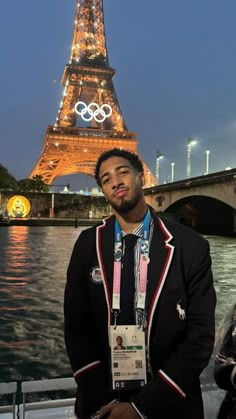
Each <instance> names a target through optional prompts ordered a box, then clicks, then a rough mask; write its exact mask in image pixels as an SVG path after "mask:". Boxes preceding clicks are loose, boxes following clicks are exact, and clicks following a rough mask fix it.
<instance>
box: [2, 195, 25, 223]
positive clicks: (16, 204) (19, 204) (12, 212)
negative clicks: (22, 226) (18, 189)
mask: <svg viewBox="0 0 236 419" xmlns="http://www.w3.org/2000/svg"><path fill="white" fill-rule="evenodd" d="M7 211H8V214H9V216H10V217H15V218H25V217H27V215H28V214H29V212H30V202H29V200H28V199H27V198H25V196H22V195H14V196H12V197H11V198H10V199H9V201H8V203H7Z"/></svg>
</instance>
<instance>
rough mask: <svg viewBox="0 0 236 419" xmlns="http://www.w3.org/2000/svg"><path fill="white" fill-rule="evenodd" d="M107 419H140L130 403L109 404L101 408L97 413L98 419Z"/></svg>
mask: <svg viewBox="0 0 236 419" xmlns="http://www.w3.org/2000/svg"><path fill="white" fill-rule="evenodd" d="M104 416H105V417H106V418H109V419H140V416H139V415H138V414H137V412H136V411H135V409H134V408H133V407H132V405H131V404H130V403H109V404H107V405H106V406H103V407H102V408H101V409H100V412H99V418H101V419H102V418H103V417H104Z"/></svg>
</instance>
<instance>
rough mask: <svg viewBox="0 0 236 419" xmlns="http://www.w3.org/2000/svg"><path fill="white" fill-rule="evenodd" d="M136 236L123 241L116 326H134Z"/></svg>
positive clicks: (130, 236) (129, 236)
mask: <svg viewBox="0 0 236 419" xmlns="http://www.w3.org/2000/svg"><path fill="white" fill-rule="evenodd" d="M137 238H138V236H135V235H134V234H127V235H126V236H124V238H123V240H124V242H125V253H124V256H123V265H122V271H121V290H120V307H121V311H120V314H119V317H118V324H120V325H121V324H123V325H124V324H135V314H134V293H135V277H134V262H135V261H134V247H135V244H136V242H137Z"/></svg>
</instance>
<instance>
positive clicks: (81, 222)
mask: <svg viewBox="0 0 236 419" xmlns="http://www.w3.org/2000/svg"><path fill="white" fill-rule="evenodd" d="M101 221H102V220H101V219H99V218H83V219H77V218H41V217H40V218H13V219H11V220H10V222H8V223H3V224H1V225H0V227H2V226H6V227H11V226H43V227H46V226H47V227H48V226H64V227H65V226H74V227H79V226H80V227H81V226H82V227H83V226H93V225H96V224H98V223H100V222H101Z"/></svg>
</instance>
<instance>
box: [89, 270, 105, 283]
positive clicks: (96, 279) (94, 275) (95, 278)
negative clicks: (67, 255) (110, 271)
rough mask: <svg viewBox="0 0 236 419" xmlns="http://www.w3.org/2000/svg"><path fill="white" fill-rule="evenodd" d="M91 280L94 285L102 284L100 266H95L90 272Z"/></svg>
mask: <svg viewBox="0 0 236 419" xmlns="http://www.w3.org/2000/svg"><path fill="white" fill-rule="evenodd" d="M90 275H91V280H92V282H93V283H94V284H101V282H102V273H101V269H100V268H99V266H95V267H94V268H92V269H91V271H90Z"/></svg>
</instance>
